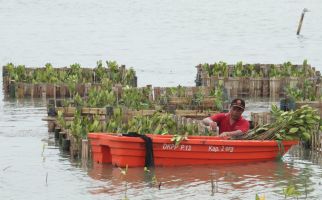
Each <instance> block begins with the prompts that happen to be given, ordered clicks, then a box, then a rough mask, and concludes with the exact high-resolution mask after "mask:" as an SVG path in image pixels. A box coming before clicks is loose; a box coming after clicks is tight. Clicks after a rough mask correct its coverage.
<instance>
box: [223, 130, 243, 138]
mask: <svg viewBox="0 0 322 200" xmlns="http://www.w3.org/2000/svg"><path fill="white" fill-rule="evenodd" d="M243 134H244V133H243V132H242V131H241V130H236V131H231V132H222V133H221V134H220V135H219V137H236V136H240V135H243Z"/></svg>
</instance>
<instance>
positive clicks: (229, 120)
mask: <svg viewBox="0 0 322 200" xmlns="http://www.w3.org/2000/svg"><path fill="white" fill-rule="evenodd" d="M244 110H245V101H244V100H243V99H239V98H237V99H234V100H233V101H232V102H231V104H230V110H229V112H228V113H218V114H214V115H212V116H210V117H207V118H205V119H203V120H202V122H203V124H204V125H206V126H209V128H210V130H212V131H216V130H217V127H218V128H219V136H220V137H238V136H241V135H244V134H245V133H247V131H248V130H249V122H248V120H246V119H244V118H243V117H242V114H243V112H244Z"/></svg>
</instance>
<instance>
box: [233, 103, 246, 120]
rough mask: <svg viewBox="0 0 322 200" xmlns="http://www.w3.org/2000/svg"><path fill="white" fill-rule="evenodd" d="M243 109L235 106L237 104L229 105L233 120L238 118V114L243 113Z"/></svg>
mask: <svg viewBox="0 0 322 200" xmlns="http://www.w3.org/2000/svg"><path fill="white" fill-rule="evenodd" d="M243 112H244V109H242V108H240V107H237V106H231V107H230V116H231V118H232V119H233V120H237V119H239V118H240V116H241V115H242V114H243Z"/></svg>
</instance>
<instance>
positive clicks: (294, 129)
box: [290, 128, 299, 133]
mask: <svg viewBox="0 0 322 200" xmlns="http://www.w3.org/2000/svg"><path fill="white" fill-rule="evenodd" d="M298 130H299V128H291V129H290V133H296V132H297V131H298Z"/></svg>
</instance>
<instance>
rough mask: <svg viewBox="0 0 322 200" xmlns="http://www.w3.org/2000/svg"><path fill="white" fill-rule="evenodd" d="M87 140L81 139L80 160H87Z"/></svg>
mask: <svg viewBox="0 0 322 200" xmlns="http://www.w3.org/2000/svg"><path fill="white" fill-rule="evenodd" d="M88 150H89V149H88V140H86V139H83V140H82V160H86V161H87V160H88V152H89V151H88Z"/></svg>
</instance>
